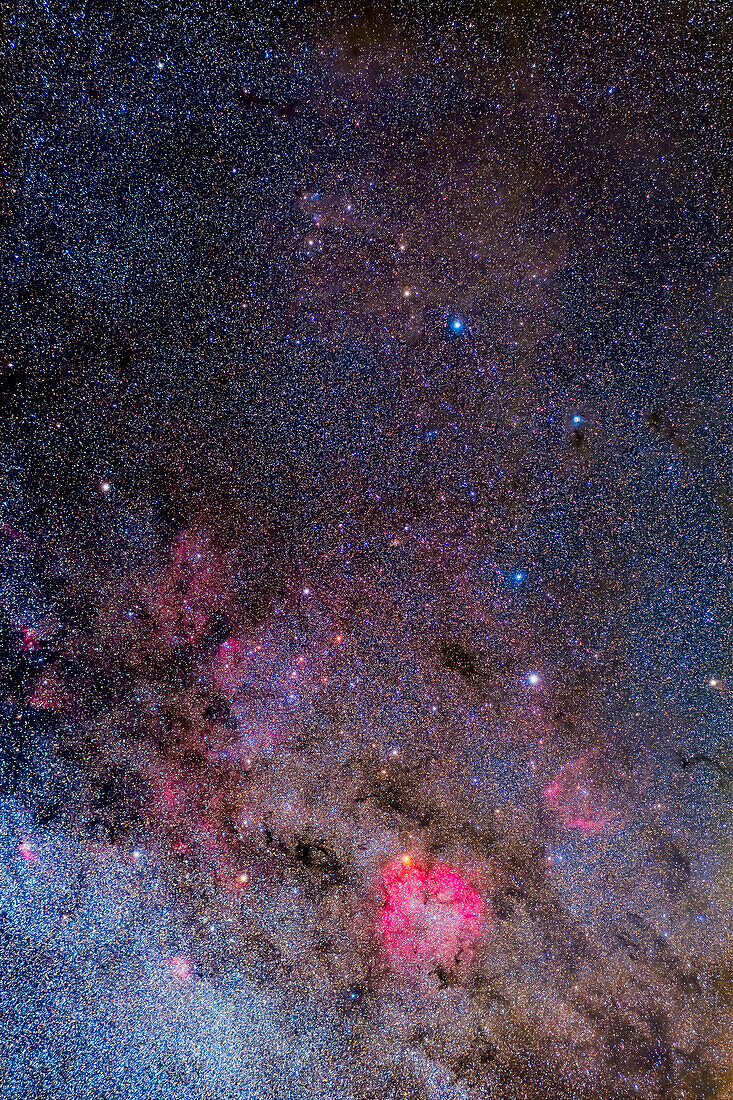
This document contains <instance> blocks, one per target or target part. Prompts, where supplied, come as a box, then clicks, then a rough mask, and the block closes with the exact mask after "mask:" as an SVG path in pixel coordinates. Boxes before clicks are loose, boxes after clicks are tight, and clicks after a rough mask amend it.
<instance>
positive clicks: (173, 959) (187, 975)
mask: <svg viewBox="0 0 733 1100" xmlns="http://www.w3.org/2000/svg"><path fill="white" fill-rule="evenodd" d="M165 965H166V966H167V967H168V970H169V971H170V973H171V974H172V976H173V977H174V978H177V979H178V981H179V982H190V981H191V978H192V977H193V967H192V966H191V963H190V961H189V959H184V958H183V957H182V956H181V955H171V956H170V957H169V958H167V959H166V960H165Z"/></svg>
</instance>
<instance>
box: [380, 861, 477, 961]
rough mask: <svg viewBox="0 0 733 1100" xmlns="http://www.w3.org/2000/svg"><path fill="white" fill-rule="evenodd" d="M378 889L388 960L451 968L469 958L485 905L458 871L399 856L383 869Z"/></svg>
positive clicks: (381, 932) (381, 929)
mask: <svg viewBox="0 0 733 1100" xmlns="http://www.w3.org/2000/svg"><path fill="white" fill-rule="evenodd" d="M382 894H383V898H384V901H383V906H382V910H381V913H380V915H379V922H378V924H379V932H380V935H381V937H382V943H383V944H384V948H385V951H386V953H387V955H388V957H389V959H390V961H391V962H392V963H393V964H396V965H397V966H398V967H407V968H408V969H417V970H423V969H433V968H436V967H438V968H441V969H443V970H448V971H451V970H454V969H455V968H457V967H459V966H464V965H465V964H466V963H468V962H469V961H470V958H471V956H472V954H473V950H474V947H475V945H476V943H477V941H478V939H479V937H480V935H481V933H482V931H483V927H484V923H485V909H486V907H485V905H484V902H483V900H482V899H481V897H480V896H479V895H478V893H477V892H476V890H474V888H473V887H472V886H471V885H470V883H468V882H466V881H465V879H463V878H462V877H461V875H459V874H458V872H457V871H455V870H453V869H452V868H450V867H447V866H445V865H444V864H441V863H435V864H433V865H432V866H430V867H426V866H422V865H420V864H418V863H416V862H414V861H413V860H412V859H411V858H410V857H409V856H403V857H402V859H400V860H398V861H396V862H395V863H392V864H390V865H389V866H388V867H387V868H386V869H385V870H384V872H383V873H382Z"/></svg>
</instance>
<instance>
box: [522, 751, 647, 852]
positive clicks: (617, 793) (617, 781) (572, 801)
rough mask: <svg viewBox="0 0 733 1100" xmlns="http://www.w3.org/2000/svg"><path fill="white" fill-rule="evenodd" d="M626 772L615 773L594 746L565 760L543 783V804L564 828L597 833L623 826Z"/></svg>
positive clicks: (592, 833)
mask: <svg viewBox="0 0 733 1100" xmlns="http://www.w3.org/2000/svg"><path fill="white" fill-rule="evenodd" d="M627 784H628V776H625V775H621V774H620V773H614V772H613V771H612V769H611V767H610V766H609V764H608V762H607V761H604V760H603V759H602V758H601V756H600V753H599V751H598V750H597V749H591V750H589V751H588V752H586V753H584V754H583V755H582V756H579V757H578V758H577V760H571V761H569V762H568V763H567V764H565V765H564V766H563V767H562V768H561V769H560V771H559V772H558V773H557V775H556V776H555V777H554V779H553V780H552V782H550V783H548V785H547V786H546V787H545V789H544V792H543V795H544V800H545V806H546V807H547V809H548V810H549V811H550V812H551V813H552V815H553V816H554V818H555V820H556V822H557V824H558V825H560V827H561V828H563V829H573V830H576V831H578V832H580V833H585V834H586V835H587V836H598V835H600V834H601V833H611V832H615V831H616V830H618V829H620V828H623V825H624V821H625V813H624V807H623V803H624V786H625V785H627Z"/></svg>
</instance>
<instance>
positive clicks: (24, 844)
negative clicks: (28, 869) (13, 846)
mask: <svg viewBox="0 0 733 1100" xmlns="http://www.w3.org/2000/svg"><path fill="white" fill-rule="evenodd" d="M18 852H19V854H20V856H21V858H22V859H24V860H25V861H26V863H37V862H38V853H37V852H36V850H35V849H34V847H33V845H32V844H31V842H30V841H29V840H21V842H20V844H19V845H18Z"/></svg>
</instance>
